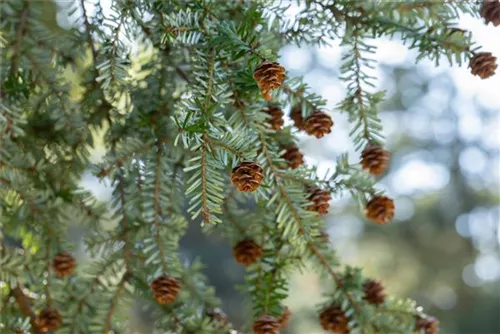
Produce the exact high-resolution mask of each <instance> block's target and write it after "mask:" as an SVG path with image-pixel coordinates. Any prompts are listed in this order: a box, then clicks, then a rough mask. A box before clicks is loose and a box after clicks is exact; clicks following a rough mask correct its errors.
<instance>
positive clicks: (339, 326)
mask: <svg viewBox="0 0 500 334" xmlns="http://www.w3.org/2000/svg"><path fill="white" fill-rule="evenodd" d="M319 321H320V323H321V327H323V329H324V330H325V331H329V332H331V333H337V334H347V333H349V326H348V323H349V318H347V316H346V314H345V312H344V311H342V309H341V308H340V306H338V305H335V304H333V305H330V306H329V307H327V308H326V309H324V310H323V311H321V313H320V315H319Z"/></svg>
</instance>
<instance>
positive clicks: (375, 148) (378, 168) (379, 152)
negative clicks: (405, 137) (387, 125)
mask: <svg viewBox="0 0 500 334" xmlns="http://www.w3.org/2000/svg"><path fill="white" fill-rule="evenodd" d="M390 158H391V153H390V152H389V151H386V150H384V149H383V148H382V147H381V146H380V145H377V144H372V143H370V144H368V145H366V147H365V149H364V150H363V152H362V153H361V165H362V166H363V169H364V170H366V171H368V172H369V173H370V174H372V175H381V174H382V173H383V172H384V171H385V170H386V169H387V166H388V165H389V160H390Z"/></svg>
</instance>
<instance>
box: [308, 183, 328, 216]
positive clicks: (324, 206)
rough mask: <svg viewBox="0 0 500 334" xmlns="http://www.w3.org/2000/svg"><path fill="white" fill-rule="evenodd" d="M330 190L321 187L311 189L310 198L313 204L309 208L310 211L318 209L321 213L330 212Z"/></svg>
mask: <svg viewBox="0 0 500 334" xmlns="http://www.w3.org/2000/svg"><path fill="white" fill-rule="evenodd" d="M331 199H332V197H331V196H330V192H329V191H328V190H323V189H320V188H315V189H311V190H309V197H308V200H309V201H311V202H313V204H312V205H311V206H309V207H308V208H307V209H308V210H309V211H316V212H317V213H319V214H320V215H324V214H326V213H328V208H330V200H331Z"/></svg>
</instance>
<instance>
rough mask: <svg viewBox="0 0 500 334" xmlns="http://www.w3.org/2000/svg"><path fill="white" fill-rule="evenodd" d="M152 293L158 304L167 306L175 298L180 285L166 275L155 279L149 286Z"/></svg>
mask: <svg viewBox="0 0 500 334" xmlns="http://www.w3.org/2000/svg"><path fill="white" fill-rule="evenodd" d="M150 287H151V290H153V292H154V298H155V299H156V301H157V302H158V304H168V303H171V302H173V301H174V300H175V298H177V295H178V294H179V290H180V289H181V285H180V283H179V281H178V280H177V279H176V278H174V277H172V276H169V275H167V274H163V275H161V276H159V277H157V278H155V279H154V280H153V281H152V282H151V284H150Z"/></svg>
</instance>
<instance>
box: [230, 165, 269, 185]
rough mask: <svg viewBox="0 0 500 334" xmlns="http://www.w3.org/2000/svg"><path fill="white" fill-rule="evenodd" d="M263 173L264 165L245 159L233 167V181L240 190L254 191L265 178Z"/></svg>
mask: <svg viewBox="0 0 500 334" xmlns="http://www.w3.org/2000/svg"><path fill="white" fill-rule="evenodd" d="M262 173H263V170H262V167H260V166H259V165H257V164H256V163H255V162H252V161H244V162H242V163H240V164H239V165H238V166H236V167H235V168H233V172H232V174H231V183H232V184H234V185H235V186H236V188H237V189H238V190H239V191H242V192H252V191H255V190H256V189H257V188H258V187H259V186H260V183H261V182H262V179H263V178H264V174H262Z"/></svg>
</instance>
